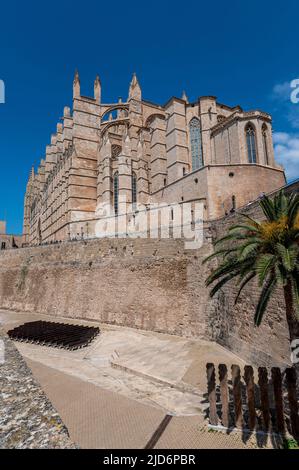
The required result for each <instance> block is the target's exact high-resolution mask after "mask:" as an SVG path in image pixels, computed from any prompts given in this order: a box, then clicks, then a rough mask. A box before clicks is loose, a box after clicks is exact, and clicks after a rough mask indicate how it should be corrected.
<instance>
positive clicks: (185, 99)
mask: <svg viewBox="0 0 299 470" xmlns="http://www.w3.org/2000/svg"><path fill="white" fill-rule="evenodd" d="M182 100H184V101H186V103H189V100H188V96H187V95H186V92H185V90H183V93H182Z"/></svg>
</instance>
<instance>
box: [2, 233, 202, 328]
mask: <svg viewBox="0 0 299 470" xmlns="http://www.w3.org/2000/svg"><path fill="white" fill-rule="evenodd" d="M209 250H210V246H209V245H205V246H203V247H202V248H201V249H200V250H198V251H196V252H195V251H193V250H192V251H189V252H185V251H184V242H183V241H182V240H149V239H136V240H126V239H121V240H116V239H111V240H109V239H103V240H90V241H88V242H81V241H80V242H79V241H78V242H65V243H61V244H56V245H49V246H42V247H35V248H23V249H17V250H14V251H7V252H3V253H1V255H0V307H1V308H3V309H13V310H18V311H29V312H39V313H45V314H50V315H53V317H55V315H62V316H66V317H72V318H84V319H93V320H99V321H102V322H109V323H115V324H118V325H126V326H129V327H136V328H142V329H150V330H154V331H160V332H167V333H173V334H178V335H186V336H195V337H205V336H206V327H207V325H206V317H207V312H208V302H209V300H208V293H207V291H206V289H205V287H204V279H205V277H206V274H207V267H202V265H201V263H202V259H203V257H204V256H206V254H207V253H208V252H209Z"/></svg>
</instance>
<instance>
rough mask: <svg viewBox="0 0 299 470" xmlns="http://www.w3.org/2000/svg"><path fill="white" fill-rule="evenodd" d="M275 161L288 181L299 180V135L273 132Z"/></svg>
mask: <svg viewBox="0 0 299 470" xmlns="http://www.w3.org/2000/svg"><path fill="white" fill-rule="evenodd" d="M273 143H274V152H275V158H276V161H277V162H278V163H279V164H280V165H282V166H283V167H284V169H285V172H286V176H287V179H288V181H291V180H294V179H296V178H299V134H289V133H287V132H274V133H273Z"/></svg>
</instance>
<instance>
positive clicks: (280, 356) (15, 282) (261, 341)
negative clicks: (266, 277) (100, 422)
mask: <svg viewBox="0 0 299 470" xmlns="http://www.w3.org/2000/svg"><path fill="white" fill-rule="evenodd" d="M232 219H233V217H231V218H230V217H228V218H226V219H225V220H222V221H218V222H215V223H214V224H213V227H212V231H213V235H214V237H215V236H218V234H219V233H220V232H221V231H223V230H225V227H226V226H228V225H230V223H231V222H232ZM211 250H212V245H211V243H208V242H206V243H205V244H204V246H203V247H202V248H201V249H199V250H188V251H187V250H185V247H184V241H183V240H174V239H168V240H161V239H160V240H158V239H157V240H153V239H152V240H150V239H135V240H132V239H119V240H116V239H101V240H89V241H85V242H83V241H77V242H65V243H61V244H54V245H49V246H41V247H32V248H23V249H16V250H9V251H6V252H1V253H0V308H2V309H12V310H17V311H25V312H26V311H28V312H36V313H44V314H49V315H53V318H55V316H58V315H59V316H65V317H70V318H78V319H79V318H82V319H92V320H98V321H101V322H108V323H112V324H117V325H125V326H129V327H134V328H141V329H148V330H153V331H158V332H164V333H170V334H177V335H182V336H187V337H194V338H204V339H210V340H214V341H217V342H218V343H220V344H222V345H223V346H225V347H227V348H229V349H230V350H231V351H233V352H235V353H236V354H238V355H239V356H241V357H243V358H244V359H245V360H247V361H248V363H251V364H255V365H261V364H265V365H275V364H277V365H284V364H286V363H288V362H289V356H290V352H289V343H288V333H287V328H286V323H285V319H284V307H283V302H282V299H281V297H280V296H279V295H278V297H277V299H275V301H274V302H273V303H272V304H271V306H270V308H269V312H268V313H267V315H266V317H265V321H264V322H263V324H262V326H261V327H259V328H255V327H254V325H253V315H254V304H255V302H256V299H257V295H258V292H257V290H255V289H249V290H247V291H246V292H245V293H244V295H243V296H242V298H241V302H240V303H238V305H237V306H234V305H233V290H230V289H228V288H226V289H225V290H224V291H223V292H221V293H220V294H219V296H218V297H217V298H215V299H213V300H211V299H210V298H209V294H208V290H207V289H206V288H205V284H204V281H205V278H206V276H207V274H208V272H209V270H210V269H211V266H206V265H204V266H202V260H203V259H204V258H205V257H206V256H207V255H208V254H209V253H210V252H211ZM232 288H233V286H232Z"/></svg>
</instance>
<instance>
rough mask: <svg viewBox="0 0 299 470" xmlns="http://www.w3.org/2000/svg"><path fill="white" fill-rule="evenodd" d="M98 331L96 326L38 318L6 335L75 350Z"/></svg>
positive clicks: (89, 340)
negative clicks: (38, 319)
mask: <svg viewBox="0 0 299 470" xmlns="http://www.w3.org/2000/svg"><path fill="white" fill-rule="evenodd" d="M99 332H100V329H99V328H97V327H92V326H84V325H71V324H67V323H56V322H48V321H42V320H40V321H33V322H28V323H24V324H23V325H20V326H18V327H16V328H14V329H13V330H9V331H8V336H9V337H10V338H11V339H13V340H16V341H23V342H26V343H35V344H40V345H45V346H53V347H56V348H64V349H68V350H76V349H79V348H83V347H86V346H88V345H89V344H90V343H91V341H92V340H93V339H94V338H95V337H96V336H97V335H98V334H99Z"/></svg>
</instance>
